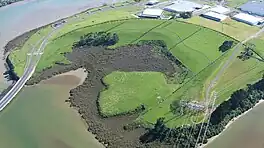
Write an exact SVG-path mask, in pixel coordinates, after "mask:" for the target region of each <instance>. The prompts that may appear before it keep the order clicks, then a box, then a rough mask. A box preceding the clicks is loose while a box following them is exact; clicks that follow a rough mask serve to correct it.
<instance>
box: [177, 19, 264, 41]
mask: <svg viewBox="0 0 264 148" xmlns="http://www.w3.org/2000/svg"><path fill="white" fill-rule="evenodd" d="M180 20H181V21H186V22H189V23H193V24H197V25H201V26H204V27H208V28H211V29H213V30H216V31H219V32H222V33H224V34H226V35H228V36H230V37H233V38H235V39H237V40H239V41H243V40H244V39H246V38H247V37H249V36H251V35H253V34H254V33H256V32H258V30H259V28H258V27H255V26H250V25H247V24H244V23H240V22H237V21H235V20H232V19H227V20H225V21H224V22H223V23H219V22H216V21H213V20H209V19H206V18H203V17H199V16H194V17H192V18H190V19H180Z"/></svg>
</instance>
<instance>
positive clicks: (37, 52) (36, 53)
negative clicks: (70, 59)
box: [0, 26, 62, 111]
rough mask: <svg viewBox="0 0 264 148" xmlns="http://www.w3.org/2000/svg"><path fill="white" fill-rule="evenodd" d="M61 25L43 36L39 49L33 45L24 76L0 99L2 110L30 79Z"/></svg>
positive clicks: (0, 108)
mask: <svg viewBox="0 0 264 148" xmlns="http://www.w3.org/2000/svg"><path fill="white" fill-rule="evenodd" d="M60 27H62V26H60ZM60 27H57V28H55V29H53V30H52V31H51V32H50V33H49V34H48V35H47V36H46V37H44V39H43V38H42V39H41V40H42V42H41V45H40V47H39V48H38V49H36V47H33V48H32V50H31V53H28V57H27V62H26V66H25V71H24V73H23V75H22V77H21V78H20V79H19V80H18V81H17V82H16V83H15V85H14V86H13V87H12V88H11V89H10V90H9V92H8V93H7V94H5V96H4V97H3V98H2V99H1V100H0V111H2V110H3V109H4V108H5V107H6V106H7V105H8V104H9V103H10V102H11V101H12V100H13V98H14V97H15V96H16V95H17V94H18V93H19V91H20V90H21V89H22V88H23V86H24V85H25V84H26V82H27V80H29V79H30V77H31V76H32V75H33V73H34V71H35V69H36V66H37V64H38V62H39V60H40V58H41V55H42V53H43V50H44V48H45V47H46V45H47V42H48V39H49V38H50V36H51V35H52V34H53V33H54V32H55V31H56V30H58V29H59V28H60ZM41 40H40V41H41ZM40 41H39V42H40ZM39 42H37V44H36V45H38V43H39Z"/></svg>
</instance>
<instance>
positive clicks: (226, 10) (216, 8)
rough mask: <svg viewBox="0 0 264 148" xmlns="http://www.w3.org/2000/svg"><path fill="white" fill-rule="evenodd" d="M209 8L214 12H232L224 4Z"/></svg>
mask: <svg viewBox="0 0 264 148" xmlns="http://www.w3.org/2000/svg"><path fill="white" fill-rule="evenodd" d="M209 10H210V11H212V12H216V13H219V14H227V13H228V12H230V9H228V8H226V7H223V6H216V7H213V8H211V9H209Z"/></svg>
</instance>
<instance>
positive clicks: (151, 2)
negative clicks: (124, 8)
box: [147, 0, 159, 5]
mask: <svg viewBox="0 0 264 148" xmlns="http://www.w3.org/2000/svg"><path fill="white" fill-rule="evenodd" d="M157 3H159V1H158V0H149V1H148V2H147V4H148V5H155V4H157Z"/></svg>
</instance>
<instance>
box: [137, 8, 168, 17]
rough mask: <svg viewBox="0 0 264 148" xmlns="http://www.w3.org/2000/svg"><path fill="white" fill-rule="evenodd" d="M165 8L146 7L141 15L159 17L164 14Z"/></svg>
mask: <svg viewBox="0 0 264 148" xmlns="http://www.w3.org/2000/svg"><path fill="white" fill-rule="evenodd" d="M162 12H163V10H162V9H152V8H147V9H145V10H144V11H143V12H142V14H141V16H144V17H158V16H161V15H162Z"/></svg>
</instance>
